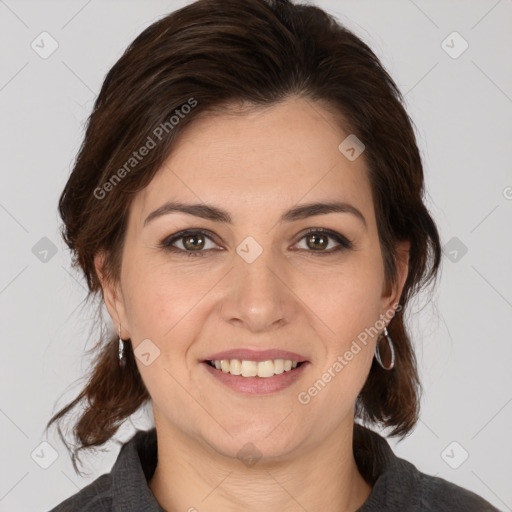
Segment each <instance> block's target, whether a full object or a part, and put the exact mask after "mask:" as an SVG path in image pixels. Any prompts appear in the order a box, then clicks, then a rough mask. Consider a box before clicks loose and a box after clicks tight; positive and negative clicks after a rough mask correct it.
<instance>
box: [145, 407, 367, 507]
mask: <svg viewBox="0 0 512 512" xmlns="http://www.w3.org/2000/svg"><path fill="white" fill-rule="evenodd" d="M155 426H156V431H157V439H158V464H157V467H156V469H155V473H154V475H153V477H152V478H151V480H150V482H149V486H150V488H151V490H152V492H153V494H154V495H155V498H156V499H157V501H158V502H159V503H160V505H161V506H162V508H164V509H165V510H167V511H168V512H175V511H183V510H190V511H194V510H197V511H200V512H208V511H214V510H223V511H224V512H235V511H239V510H244V511H248V512H253V511H254V512H256V511H258V512H259V511H261V510H267V511H268V512H271V511H277V510H279V511H282V512H295V511H301V512H303V511H304V510H322V509H324V510H339V511H343V512H354V511H356V510H357V509H358V508H359V507H360V506H361V505H362V504H363V503H364V502H365V501H366V499H367V498H368V496H369V494H370V492H371V486H370V485H369V484H368V483H367V482H366V481H365V480H364V478H363V477H362V475H361V474H360V473H359V471H358V469H357V465H356V462H355V459H354V455H353V449H352V442H353V419H352V421H350V422H349V421H347V422H346V423H345V424H344V425H342V427H340V429H337V430H336V431H334V432H333V433H332V435H331V436H329V437H328V438H326V439H325V440H324V442H323V443H322V445H321V446H314V447H313V448H311V449H310V450H309V451H298V450H297V451H296V452H294V453H289V454H287V455H286V456H285V457H282V458H279V460H276V459H272V460H267V459H265V457H262V458H261V459H259V460H258V461H256V462H255V463H254V464H248V465H245V464H243V463H242V462H241V461H240V460H239V459H237V458H230V457H225V456H224V455H222V454H219V453H218V452H216V451H215V450H213V449H212V448H211V446H208V445H206V444H203V442H199V441H198V440H197V439H191V438H190V437H188V436H187V435H186V434H184V433H183V432H181V431H179V430H177V429H175V428H173V426H172V425H169V424H168V423H163V422H157V421H156V417H155Z"/></svg>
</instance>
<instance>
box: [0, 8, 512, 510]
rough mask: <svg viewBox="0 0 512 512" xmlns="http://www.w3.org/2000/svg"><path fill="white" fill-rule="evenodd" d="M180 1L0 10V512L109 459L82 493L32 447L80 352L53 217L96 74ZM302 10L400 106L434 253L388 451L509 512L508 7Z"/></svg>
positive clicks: (48, 503)
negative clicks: (418, 399) (415, 399)
mask: <svg viewBox="0 0 512 512" xmlns="http://www.w3.org/2000/svg"><path fill="white" fill-rule="evenodd" d="M185 3H188V2H181V1H175V2H172V1H171V2H170V1H169V0H167V1H156V0H152V1H144V2H142V1H138V2H134V1H126V0H123V1H102V2H100V1H98V0H92V1H85V0H79V1H75V0H72V1H70V0H68V1H66V2H64V1H60V2H56V1H53V2H51V1H22V0H17V1H16V0H5V1H3V0H0V43H1V44H0V52H1V68H0V108H1V118H0V119H1V122H0V130H1V132H0V141H1V157H0V168H1V188H0V229H1V240H2V242H1V247H2V250H1V251H0V315H1V316H0V336H1V339H2V357H1V359H0V365H1V375H2V387H1V396H0V431H1V432H2V435H1V436H0V447H1V459H2V470H1V471H2V473H1V478H0V510H1V511H29V510H30V511H34V510H47V509H49V508H51V507H52V506H55V505H56V504H57V503H59V502H60V501H62V500H63V499H64V498H66V497H67V496H70V495H71V494H74V493H75V492H77V491H78V490H79V489H80V488H82V487H84V486H85V485H87V484H88V483H89V482H91V481H92V480H94V479H95V478H96V477H97V476H99V475H100V474H102V473H104V472H107V471H109V470H110V468H111V465H112V464H113V462H114V461H115V458H116V456H117V452H118V450H119V445H118V444H116V443H115V442H111V443H109V444H108V445H107V446H106V448H107V451H106V452H105V453H101V452H100V453H99V455H98V457H96V458H94V457H92V456H91V457H88V458H86V459H85V460H86V461H87V462H88V465H87V466H86V467H87V471H88V472H89V473H90V477H89V478H88V479H81V478H79V477H77V476H76V474H75V473H74V472H73V469H72V466H71V463H70V461H69V458H68V456H67V452H66V451H65V448H64V446H63V445H62V443H61V442H60V441H59V440H58V438H57V435H56V433H55V431H54V430H52V431H51V435H50V436H49V438H48V439H45V438H44V437H43V435H42V432H43V428H44V426H45V424H46V422H47V421H48V419H49V418H50V416H51V414H52V413H53V412H55V411H56V410H57V407H56V403H58V405H59V406H62V405H64V404H65V403H67V401H69V400H70V399H72V398H74V397H75V396H76V394H77V393H78V392H79V390H80V382H77V379H78V378H79V377H81V376H82V375H83V372H84V371H85V370H86V369H87V365H88V360H87V358H84V350H85V349H88V348H91V347H92V346H93V344H94V342H95V341H96V340H95V339H91V338H90V336H89V335H88V334H89V331H90V328H91V325H92V318H93V317H92V314H93V312H92V310H91V309H87V308H84V303H83V300H84V297H85V294H86V287H85V284H84V281H83V279H82V277H81V276H80V275H78V274H77V273H76V272H74V271H72V270H71V269H70V257H69V254H68V252H67V251H66V250H65V246H64V243H63V242H62V241H61V239H60V235H59V226H60V223H59V217H58V214H57V201H58V197H59V194H60V192H61V190H62V188H63V186H64V184H65V182H66V180H67V176H68V174H69V172H70V169H71V165H72V163H73V159H74V157H75V155H76V153H77V151H78V149H79V146H80V143H81V140H82V137H83V133H84V121H85V120H86V119H87V116H88V115H89V113H90V111H91V108H92V104H93V100H94V98H95V96H96V94H97V92H98V91H99V88H100V86H101V83H102V80H103V78H104V77H105V74H106V73H107V71H108V70H109V68H110V67H111V66H112V65H113V64H114V63H115V61H116V60H117V59H118V58H119V57H120V56H121V53H122V52H123V51H124V49H125V48H126V46H127V45H128V44H129V43H130V42H131V41H132V40H133V39H134V38H135V36H137V35H138V34H139V33H140V32H141V31H142V30H143V29H144V28H146V27H147V26H148V25H149V24H151V23H152V22H153V21H155V20H156V19H158V18H160V17H161V16H163V15H164V14H166V13H168V12H170V11H171V10H174V9H176V8H178V7H181V6H182V5H184V4H185ZM317 4H318V5H320V6H321V7H323V8H325V9H327V10H328V11H330V12H332V13H334V14H336V15H337V16H338V17H339V19H340V20H341V21H343V22H344V23H346V24H347V26H348V27H349V28H351V29H352V30H354V31H355V32H356V34H358V35H359V36H360V37H361V38H362V39H363V40H364V41H366V42H367V43H368V44H369V45H370V46H371V47H372V48H373V50H374V51H375V52H376V54H377V55H378V56H379V58H381V59H382V61H383V63H384V65H385V66H386V67H387V69H388V70H389V72H390V73H391V75H392V76H393V78H394V79H395V81H396V82H397V84H398V86H399V87H400V88H401V90H402V91H403V92H404V94H406V100H407V108H408V110H409V112H410V114H411V115H412V117H413V119H414V122H415V124H416V126H417V135H418V140H419V144H420V147H421V151H422V155H423V157H424V163H425V171H426V181H427V188H428V204H429V207H430V209H431V211H432V214H433V216H434V218H435V219H436V221H437V222H438V224H439V228H440V231H441V236H442V238H443V245H444V246H445V251H444V257H443V267H442V279H441V281H440V286H439V288H438V289H437V291H436V293H435V294H434V295H433V296H432V297H431V296H429V295H424V296H423V297H421V298H420V299H419V300H417V301H415V303H414V304H412V311H413V313H417V314H413V315H412V316H411V317H410V325H411V328H412V331H413V338H414V340H415V344H416V349H417V354H418V359H419V365H420V371H421V376H422V380H423V384H424V387H425V395H424V400H423V402H422V414H421V419H420V421H419V423H418V425H417V428H416V429H415V430H414V432H413V433H412V434H411V435H410V436H409V437H408V438H407V439H406V440H405V441H403V442H401V443H398V444H397V443H396V442H395V441H394V440H392V439H391V440H390V443H391V445H392V446H393V447H394V448H395V452H396V453H397V454H398V455H399V456H401V457H404V458H406V459H407V460H409V461H411V462H412V463H414V464H415V465H416V466H417V467H418V468H419V469H420V470H421V471H424V472H426V473H429V474H432V475H437V476H440V477H442V478H445V479H447V480H450V481H452V482H454V483H457V484H459V485H461V486H463V487H466V488H468V489H470V490H472V491H474V492H476V493H477V494H480V495H481V496H483V497H484V498H486V499H487V500H488V501H490V502H491V503H493V504H494V505H495V506H496V507H498V508H499V509H500V510H512V488H511V487H510V481H511V480H512V478H511V477H512V470H511V460H512V441H511V436H510V432H511V430H512V429H511V423H512V404H511V401H512V376H511V371H510V363H511V360H512V358H511V356H512V343H511V338H512V336H511V329H510V320H511V313H512V273H511V271H510V264H511V262H512V242H511V229H510V228H511V218H512V215H511V214H512V172H511V162H512V149H511V148H512V144H511V140H512V123H511V113H512V70H511V66H510V55H511V49H512V32H511V31H510V26H511V22H512V1H511V0H499V1H497V0H489V1H487V0H482V1H465V2H461V1H446V0H443V1H440V0H438V1H420V0H415V1H414V2H413V1H412V0H393V1H389V0H388V1H382V0H381V1H377V0H373V1H370V0H365V1H362V0H358V1H354V0H353V1H334V0H332V1H328V0H323V1H318V2H317ZM43 31H46V32H48V33H49V34H50V35H51V37H52V38H53V39H54V40H56V41H57V43H58V48H57V50H56V51H55V52H54V53H53V54H52V55H50V56H49V57H48V58H45V59H43V58H42V57H41V56H40V54H38V53H37V52H36V51H35V50H34V49H33V48H32V47H31V43H32V42H33V41H35V43H34V45H36V44H38V45H39V47H40V49H39V51H42V49H43V48H42V46H43V45H44V48H45V49H46V50H48V49H50V48H51V46H50V45H51V41H50V39H48V36H40V34H41V32H43ZM453 31H457V32H458V33H459V34H460V35H461V36H462V38H463V39H464V40H466V41H467V43H468V44H469V48H468V49H467V50H466V51H465V52H464V53H462V54H461V55H457V58H453V55H455V54H458V53H460V51H461V49H463V46H462V45H463V44H464V43H463V40H462V39H460V38H457V37H458V36H455V38H454V36H450V37H449V38H448V39H447V37H448V36H449V35H450V34H451V33H452V32H453ZM41 37H46V39H45V40H44V42H41ZM445 40H446V42H445V43H444V44H443V43H442V42H443V41H445ZM450 47H451V48H450ZM447 51H448V52H451V53H452V56H450V55H449V54H448V53H447ZM507 56H508V57H507ZM44 237H46V238H48V239H49V241H50V242H49V241H48V240H46V239H44V240H43V241H41V239H43V238H44ZM52 246H55V248H54V252H55V251H56V253H55V254H53V253H52V251H51V250H50V252H48V253H45V252H44V250H45V249H48V248H49V247H50V248H51V247H52ZM465 248H466V249H467V252H466V253H465V250H466V249H465ZM105 320H106V321H108V322H109V321H110V319H109V318H108V317H107V316H106V315H105ZM109 325H110V324H109ZM110 328H112V329H113V326H110ZM57 401H58V402H57ZM132 420H133V421H132V422H129V423H128V424H127V425H126V427H124V428H123V429H121V431H120V432H119V435H118V436H116V437H117V439H118V441H121V442H122V441H124V440H126V439H128V438H129V437H130V436H131V435H132V433H133V431H134V429H135V428H142V429H145V428H148V427H149V426H150V425H151V417H149V418H148V419H146V418H145V417H144V415H143V414H138V415H137V417H134V418H132ZM45 440H47V441H48V442H49V443H50V444H51V446H52V447H53V450H55V455H56V456H57V458H56V460H55V461H54V462H53V463H51V462H52V453H53V451H52V449H50V448H49V447H48V446H46V445H43V446H42V447H40V443H41V442H43V441H45ZM454 441H455V442H456V444H452V443H453V442H454ZM466 452H467V453H468V454H469V456H468V458H467V460H465V461H464V462H462V461H463V459H464V457H465V454H466ZM31 454H36V455H33V456H32V455H31ZM36 460H37V461H38V462H37V463H36ZM461 462H462V463H461ZM49 463H51V465H49V467H48V468H47V469H43V468H42V467H40V465H41V464H42V465H47V464H49ZM455 466H458V467H456V468H454V467H455ZM311 512H312V511H311Z"/></svg>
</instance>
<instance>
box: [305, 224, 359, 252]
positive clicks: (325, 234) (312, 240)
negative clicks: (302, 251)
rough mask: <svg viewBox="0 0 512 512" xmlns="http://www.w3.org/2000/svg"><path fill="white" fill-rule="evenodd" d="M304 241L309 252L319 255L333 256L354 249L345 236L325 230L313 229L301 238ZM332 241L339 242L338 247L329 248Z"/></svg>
mask: <svg viewBox="0 0 512 512" xmlns="http://www.w3.org/2000/svg"><path fill="white" fill-rule="evenodd" d="M302 240H304V241H305V245H306V250H307V252H316V253H318V255H323V254H326V255H327V254H332V253H334V252H338V251H342V250H344V249H352V247H353V244H352V242H350V241H349V240H347V239H346V238H345V237H344V236H342V235H340V234H339V233H336V232H334V231H330V230H327V229H323V228H322V229H321V228H316V229H311V230H310V231H308V232H307V233H306V234H305V235H304V236H303V237H302V238H301V241H302ZM331 240H334V241H335V242H337V244H338V245H337V246H336V245H334V246H332V245H331V246H329V244H330V243H331ZM308 249H309V250H308ZM326 249H329V250H326Z"/></svg>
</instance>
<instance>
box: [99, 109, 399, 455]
mask: <svg viewBox="0 0 512 512" xmlns="http://www.w3.org/2000/svg"><path fill="white" fill-rule="evenodd" d="M348 135H349V133H344V132H343V131H342V130H341V129H340V128H339V127H338V126H337V122H336V119H335V118H334V117H332V115H331V114H330V113H329V112H328V111H327V110H325V109H323V108H322V107H321V106H320V105H319V104H317V103H315V104H314V103H312V102H310V101H305V100H301V99H294V100H287V101H286V102H283V103H280V104H279V105H277V106H274V107H272V108H270V109H266V110H262V111H259V112H254V111H253V112H247V113H243V114H240V113H238V114H236V115H235V114H230V115H228V114H226V115H219V114H216V115H215V116H210V117H202V118H200V119H198V120H196V121H195V122H194V123H192V124H191V125H190V126H189V127H188V128H187V130H186V131H184V132H183V133H182V134H181V135H180V138H179V140H178V143H177V144H176V146H175V147H174V150H173V152H172V153H171V155H170V156H169V158H168V159H167V161H166V163H165V165H164V166H163V167H162V168H161V169H160V170H159V172H158V174H157V175H156V176H155V177H154V179H153V180H152V182H151V183H150V184H149V186H148V187H147V188H146V189H145V190H143V191H142V192H140V193H139V194H138V195H137V196H136V198H135V199H134V200H133V202H132V204H131V208H130V214H129V221H128V228H127V233H126V241H125V247H124V252H123V255H122V270H121V278H120V281H119V283H117V284H116V286H115V287H109V286H107V285H104V293H105V297H106V299H105V300H106V302H107V307H108V309H109V312H110V315H111V317H112V319H113V321H114V323H115V324H116V325H117V324H118V323H119V322H120V323H121V324H122V327H123V330H122V337H123V338H125V339H126V338H130V339H131V341H132V344H133V347H134V349H135V352H136V354H138V353H139V352H141V353H145V354H146V355H145V356H143V357H141V359H139V358H137V365H138V369H139V371H140V373H141V376H142V379H143V381H144V383H145V385H146V387H147V389H148V391H149V393H150V395H151V397H152V401H153V410H154V414H155V421H156V423H157V428H158V426H159V425H166V426H167V427H168V428H169V429H171V430H173V431H175V432H179V433H180V434H182V435H183V438H184V439H189V440H191V441H192V442H198V443H200V444H201V445H203V447H204V448H205V449H206V450H211V451H212V453H213V452H216V453H220V454H224V455H228V456H236V455H237V453H238V452H239V450H240V449H241V448H242V447H243V446H244V445H246V443H252V444H253V445H255V446H256V447H257V449H258V451H259V452H260V453H262V454H263V456H265V457H268V458H269V459H270V458H279V457H286V456H287V455H289V454H291V453H293V452H294V451H295V450H299V449H300V450H305V449H307V448H314V447H315V446H317V445H320V444H321V443H322V442H324V441H325V440H326V439H327V438H328V437H329V436H330V435H334V434H336V433H337V432H338V431H340V429H342V428H343V426H345V427H346V426H347V425H349V424H350V425H352V421H353V410H354V403H355V400H356V397H357V395H358V394H359V392H360V390H361V388H362V386H363V384H364V382H365V380H366V378H367V375H368V372H369V369H370V365H371V363H372V358H373V355H374V352H375V342H376V340H377V336H376V335H375V336H373V337H372V336H371V335H370V336H367V339H366V340H365V342H362V341H361V340H362V338H364V335H363V336H361V333H364V332H365V329H370V328H372V327H375V326H376V325H377V328H378V331H379V332H381V331H382V330H383V325H386V324H387V323H389V320H390V318H391V315H390V316H386V317H382V316H381V315H386V314H388V313H389V311H392V308H393V304H396V303H397V302H398V299H399V297H400V293H401V289H402V286H403V282H404V280H405V277H406V272H407V265H406V264H405V265H403V266H401V267H399V270H400V279H399V283H398V285H397V287H395V288H393V289H388V286H387V285H386V282H385V279H384V267H383V259H382V253H381V249H380V245H379V239H378V232H377V225H376V219H375V214H374V206H373V202H372V195H371V190H370V182H369V180H368V174H367V169H366V167H365V160H364V153H363V155H361V156H360V157H359V158H357V159H356V160H353V161H350V160H349V159H347V158H346V157H345V156H344V155H343V154H342V153H341V152H340V150H339V149H338V146H339V145H340V143H341V142H342V141H343V140H344V139H345V138H346V137H347V136H348ZM170 201H171V202H175V203H177V202H179V203H182V204H184V205H189V204H200V205H202V206H203V207H204V206H208V207H211V208H216V209H219V210H222V211H223V212H224V215H219V214H218V213H217V214H216V215H208V212H207V210H206V209H204V208H203V209H202V210H199V209H196V213H198V212H199V213H201V212H202V214H203V216H196V215H193V214H192V212H188V213H185V212H182V211H167V212H165V211H162V210H160V213H161V214H160V215H158V214H154V215H150V214H151V213H152V212H155V211H156V210H157V209H160V207H162V206H163V205H165V204H166V203H168V202H170ZM311 203H322V204H326V203H344V204H345V206H344V207H343V208H341V210H343V211H334V212H330V213H326V211H325V209H324V210H322V209H316V210H307V209H302V210H301V211H302V212H303V214H302V215H301V214H300V210H299V213H297V212H296V213H295V215H291V214H288V215H286V213H287V212H290V211H292V210H294V209H297V208H302V207H304V206H305V205H309V204H311ZM358 212H359V213H358ZM210 213H211V212H210ZM148 216H149V218H148ZM184 232H186V233H184ZM97 268H98V269H100V268H101V259H99V258H97ZM382 318H384V324H382V323H381V322H379V320H382ZM371 332H374V331H371ZM358 336H359V338H358ZM354 341H355V342H356V344H355V345H354ZM141 343H144V344H143V345H141ZM356 347H358V348H359V350H358V349H357V348H356ZM232 350H235V352H232V353H231V354H227V355H226V354H225V355H224V356H222V355H220V356H218V354H220V353H221V352H225V351H232ZM238 350H239V351H242V350H247V351H255V353H254V352H246V353H243V352H242V353H237V352H236V351H238ZM267 350H276V351H283V352H284V351H286V352H291V353H293V355H290V354H283V353H280V352H273V353H267V354H262V351H267ZM349 352H350V353H352V357H350V355H349V354H348V353H349ZM147 354H149V355H147ZM287 356H288V357H287ZM217 358H219V359H226V360H231V359H236V358H238V359H239V360H244V359H245V360H248V361H252V360H256V362H257V361H259V360H260V359H264V360H272V361H273V363H272V365H270V364H269V363H264V364H263V365H261V367H260V365H255V364H254V363H241V366H242V367H244V368H245V372H249V373H248V374H250V372H251V371H253V369H254V368H256V370H257V369H258V367H260V370H261V372H262V374H263V372H264V371H266V370H267V371H270V373H272V369H274V371H279V369H280V365H281V363H280V362H279V361H277V362H275V360H276V359H288V358H289V359H291V360H295V361H298V362H302V364H298V365H297V367H296V368H294V369H292V370H284V371H282V373H280V374H277V375H274V376H273V377H259V376H254V377H244V376H235V375H231V373H227V372H225V371H223V369H222V368H221V369H220V370H219V369H215V368H213V367H212V366H210V365H209V364H208V363H207V362H205V361H207V360H212V359H217ZM342 361H343V362H342ZM147 363H149V364H147ZM336 363H338V364H336ZM223 364H224V370H226V369H227V365H226V363H223ZM282 364H283V366H284V365H286V364H288V363H282ZM237 367H238V366H237V363H236V362H235V363H233V364H232V366H231V368H232V370H233V373H237V371H238V370H237V369H236V368H237ZM340 367H341V368H340ZM269 368H270V370H269ZM285 368H286V367H285ZM319 381H321V383H319ZM315 383H316V386H315ZM315 390H316V391H315Z"/></svg>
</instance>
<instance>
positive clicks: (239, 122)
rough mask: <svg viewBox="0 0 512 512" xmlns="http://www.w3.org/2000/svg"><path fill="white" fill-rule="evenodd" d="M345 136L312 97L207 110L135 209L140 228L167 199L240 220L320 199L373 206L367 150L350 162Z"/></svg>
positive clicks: (141, 194) (184, 135) (184, 134)
mask: <svg viewBox="0 0 512 512" xmlns="http://www.w3.org/2000/svg"><path fill="white" fill-rule="evenodd" d="M348 135H349V133H348V132H347V131H345V130H343V129H342V127H341V123H340V120H339V118H337V117H335V116H334V115H333V114H332V113H331V112H330V111H329V110H327V109H326V108H325V107H323V106H322V105H321V104H319V103H316V102H313V101H312V100H304V99H294V100H287V101H284V102H282V103H279V104H277V105H275V106H272V107H270V108H265V109H263V110H250V111H247V112H233V113H230V112H227V113H215V114H213V113H212V114H208V115H203V116H201V117H199V118H197V119H195V120H194V121H193V122H192V123H191V124H190V125H189V126H188V127H187V129H186V130H184V131H183V132H182V133H181V134H180V136H179V137H178V139H177V140H176V141H175V144H174V147H173V149H172V151H171V153H170V155H169V157H168V158H167V160H166V162H165V163H164V165H163V166H162V168H161V169H160V170H159V171H158V172H157V173H156V175H155V177H154V178H153V180H152V181H151V183H150V184H149V185H148V186H147V187H146V188H145V189H144V190H142V191H141V192H139V194H138V195H137V196H136V198H135V199H134V202H133V204H132V210H133V211H135V212H137V213H138V214H137V217H138V219H139V223H140V224H141V225H142V222H143V220H144V218H145V216H146V215H147V214H148V213H149V212H150V211H151V210H153V209H154V208H155V207H158V206H159V205H160V204H163V203H165V202H166V201H169V199H180V200H183V201H193V202H196V203H197V202H201V201H206V202H211V203H216V204H223V205H225V206H226V208H227V209H230V210H231V211H233V212H234V214H235V221H236V212H237V211H238V212H239V214H240V215H241V216H244V215H251V213H252V214H253V212H254V209H255V208H258V212H260V213H261V214H263V213H264V212H269V213H270V212H272V211H281V210H283V209H284V208H286V207H289V206H290V205H291V204H296V203H299V202H311V201H315V200H318V199H320V200H339V199H342V200H344V201H352V202H354V203H358V205H359V206H360V207H361V209H364V208H365V203H368V201H369V202H370V203H371V192H370V187H369V182H368V177H367V171H366V164H365V161H364V155H363V156H361V157H359V158H357V159H356V160H354V161H351V160H349V159H347V158H346V157H345V156H344V155H343V154H342V153H341V152H340V150H339V149H338V146H339V145H340V143H341V142H342V141H343V140H344V139H345V138H346V137H347V136H348ZM227 205H231V208H229V206H227ZM368 206H371V205H368V204H366V207H368ZM246 210H247V211H246Z"/></svg>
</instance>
